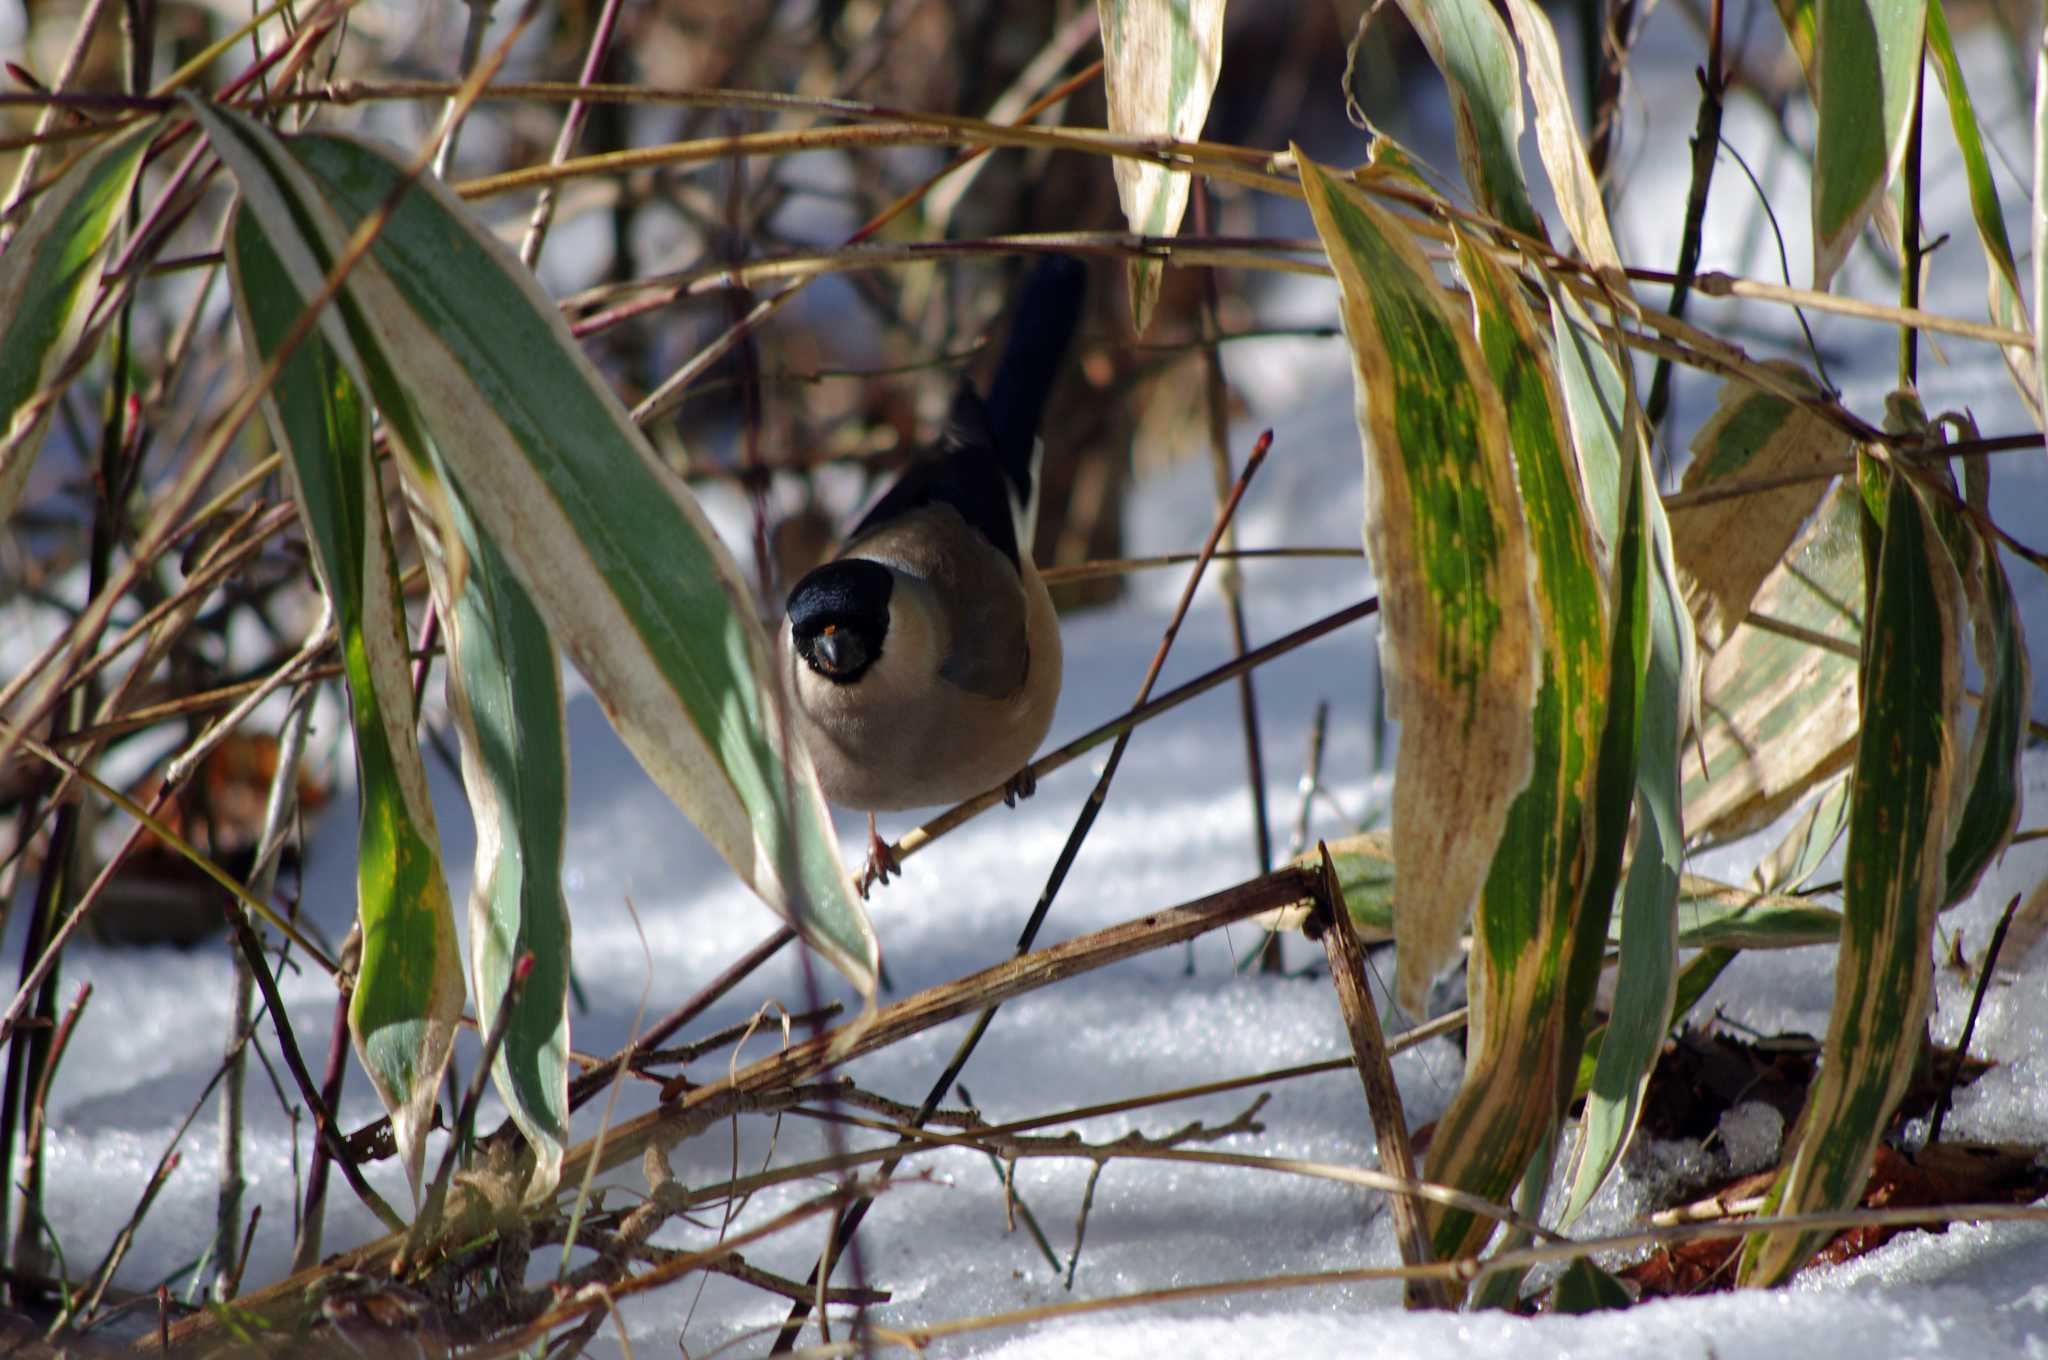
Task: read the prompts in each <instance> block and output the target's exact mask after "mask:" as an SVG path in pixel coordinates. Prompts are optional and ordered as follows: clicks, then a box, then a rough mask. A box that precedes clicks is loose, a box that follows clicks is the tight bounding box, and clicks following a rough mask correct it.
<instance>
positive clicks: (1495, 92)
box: [1400, 0, 1548, 240]
mask: <svg viewBox="0 0 2048 1360" xmlns="http://www.w3.org/2000/svg"><path fill="white" fill-rule="evenodd" d="M1400 5H1401V12H1402V13H1403V14H1405V15H1407V16H1408V22H1409V23H1410V24H1411V25H1413V26H1414V28H1415V35H1416V36H1417V37H1419V38H1421V39H1422V45H1423V46H1424V47H1425V48H1427V49H1428V51H1429V55H1430V59H1431V60H1432V61H1434V62H1435V63H1436V65H1437V69H1438V70H1439V71H1441V72H1442V73H1443V77H1444V83H1445V84H1446V85H1447V86H1449V88H1450V93H1451V116H1452V119H1453V120H1454V122H1455V124H1456V127H1457V135H1458V163H1459V164H1460V165H1462V166H1463V167H1464V169H1465V182H1466V183H1467V184H1468V185H1470V186H1471V189H1472V193H1473V196H1474V197H1475V198H1476V199H1477V200H1478V202H1479V206H1480V207H1482V208H1484V209H1485V210H1486V211H1487V212H1489V213H1491V214H1493V216H1495V217H1497V218H1499V219H1500V220H1501V221H1502V222H1504V223H1506V224H1507V225H1508V226H1510V227H1512V228H1514V229H1515V230H1516V231H1519V232H1521V233H1522V234H1523V235H1525V236H1533V237H1536V238H1537V239H1539V240H1547V239H1548V237H1547V236H1546V235H1545V233H1544V230H1543V222H1542V220H1541V219H1540V218H1538V217H1537V216H1536V209H1535V207H1534V206H1533V205H1532V204H1531V203H1530V201H1529V186H1528V182H1527V181H1526V180H1525V179H1524V178H1523V177H1522V157H1521V151H1520V143H1521V140H1522V73H1521V70H1520V66H1519V63H1517V61H1516V60H1515V45H1514V42H1513V40H1512V39H1510V38H1509V37H1508V27H1507V25H1506V24H1505V23H1503V22H1501V18H1500V15H1499V14H1497V13H1495V12H1494V8H1493V6H1492V4H1491V3H1489V0H1400Z"/></svg>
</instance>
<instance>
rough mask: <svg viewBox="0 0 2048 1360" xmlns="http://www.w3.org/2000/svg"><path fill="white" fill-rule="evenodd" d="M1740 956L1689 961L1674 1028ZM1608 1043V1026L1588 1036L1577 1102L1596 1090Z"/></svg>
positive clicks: (1710, 954)
mask: <svg viewBox="0 0 2048 1360" xmlns="http://www.w3.org/2000/svg"><path fill="white" fill-rule="evenodd" d="M1736 953H1737V951H1736V950H1734V949H1723V948H1710V949H1702V950H1700V952H1699V953H1697V954H1695V955H1693V956H1692V957H1691V958H1690V959H1687V960H1686V962H1685V967H1683V968H1681V969H1679V970H1678V985H1677V987H1676V988H1675V989H1674V991H1675V992H1676V999H1675V1000H1674V1001H1673V1002H1672V1006H1671V1017H1672V1024H1673V1025H1676V1024H1678V1023H1679V1022H1680V1021H1682V1020H1683V1019H1684V1018H1685V1017H1686V1016H1687V1015H1688V1014H1690V1013H1691V1011H1692V1008H1693V1007H1694V1006H1696V1005H1698V1004H1699V1000H1700V998H1701V997H1703V996H1705V995H1706V994H1707V988H1709V987H1711V986H1713V985H1714V980H1715V979H1716V978H1718V977H1720V976H1721V973H1722V971H1723V970H1724V969H1726V968H1727V967H1728V965H1729V964H1731V963H1733V962H1735V956H1736ZM1605 1042H1606V1027H1605V1026H1604V1025H1603V1026H1599V1027H1597V1028H1595V1029H1594V1031H1593V1033H1592V1034H1591V1035H1590V1036H1589V1037H1588V1039H1587V1041H1586V1051H1585V1052H1584V1053H1581V1054H1580V1055H1579V1080H1578V1084H1577V1085H1576V1086H1575V1087H1574V1088H1573V1092H1572V1094H1573V1098H1574V1099H1582V1098H1583V1097H1584V1096H1585V1095H1586V1093H1587V1092H1589V1091H1591V1090H1592V1089H1593V1070H1594V1067H1595V1066H1596V1053H1597V1050H1599V1049H1600V1048H1602V1047H1604V1046H1605Z"/></svg>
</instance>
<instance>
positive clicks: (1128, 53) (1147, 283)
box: [1096, 0, 1224, 335]
mask: <svg viewBox="0 0 2048 1360" xmlns="http://www.w3.org/2000/svg"><path fill="white" fill-rule="evenodd" d="M1096 4H1097V9H1098V10H1099V12H1100V16H1101V25H1102V85H1103V96H1104V99H1105V100H1106V102H1107V103H1108V105H1109V130H1110V131H1111V132H1119V133H1122V134H1124V135H1125V136H1129V137H1163V138H1170V139H1172V140H1173V141H1177V142H1191V141H1194V140H1195V139H1196V138H1198V137H1200V136H1201V135H1202V124H1203V123H1205V122H1207V121H1208V119H1209V98H1210V96H1211V95H1213V94H1214V93H1215V92H1216V77H1217V76H1218V75H1219V74H1221V72H1222V70H1223V6H1224V0H1172V3H1170V4H1168V3H1161V0H1096ZM1110 164H1111V170H1112V173H1114V174H1115V176H1116V195H1117V200H1118V201H1119V202H1120V203H1122V204H1123V209H1124V218H1125V220H1127V221H1128V222H1129V223H1130V224H1131V230H1132V231H1134V232H1137V233H1138V234H1139V235H1141V236H1171V235H1173V234H1174V233H1175V232H1177V231H1179V230H1180V219H1181V214H1183V213H1185V212H1186V211H1187V206H1188V189H1189V179H1188V174H1187V172H1186V171H1184V170H1168V169H1166V168H1165V167H1164V166H1159V165H1153V164H1151V163H1149V162H1147V161H1136V160H1131V159H1128V158H1126V157H1122V156H1119V157H1117V158H1116V159H1115V160H1113V161H1112V162H1111V163H1110ZM1164 268H1165V266H1164V265H1162V264H1161V263H1160V262H1159V261H1157V260H1132V261H1131V262H1130V266H1129V273H1130V285H1131V324H1132V327H1133V329H1135V330H1136V331H1137V333H1138V334H1140V335H1143V334H1144V333H1145V330H1146V328H1147V327H1148V326H1150V325H1151V324H1152V305H1153V304H1154V303H1155V302H1157V301H1158V300H1159V282H1160V274H1161V271H1162V270H1163V269H1164Z"/></svg>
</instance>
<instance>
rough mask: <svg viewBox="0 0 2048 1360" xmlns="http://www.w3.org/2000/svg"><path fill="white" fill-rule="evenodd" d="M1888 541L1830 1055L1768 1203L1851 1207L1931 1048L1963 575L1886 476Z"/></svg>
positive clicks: (1799, 1257)
mask: <svg viewBox="0 0 2048 1360" xmlns="http://www.w3.org/2000/svg"><path fill="white" fill-rule="evenodd" d="M1887 476H1888V481H1889V487H1888V491H1887V495H1886V499H1885V513H1884V523H1883V528H1882V542H1881V544H1880V547H1879V553H1878V561H1877V570H1876V590H1875V593H1874V597H1873V600H1872V605H1871V615H1870V625H1869V630H1870V631H1869V642H1868V645H1867V647H1866V649H1865V659H1864V664H1863V673H1862V694H1863V724H1862V730H1861V734H1860V738H1859V740H1858V742H1857V746H1856V764H1855V770H1854V773H1853V774H1852V776H1851V779H1852V787H1851V792H1850V800H1851V803H1850V807H1851V810H1850V814H1849V848H1848V855H1847V861H1846V863H1845V865H1844V868H1843V911H1842V918H1843V927H1842V946H1841V952H1840V955H1839V957H1838V959H1837V962H1836V967H1835V999H1834V1006H1833V1009H1832V1011H1831V1012H1830V1015H1829V1020H1828V1033H1827V1040H1826V1049H1825V1051H1826V1053H1827V1057H1828V1060H1827V1062H1826V1063H1825V1064H1823V1065H1822V1068H1821V1072H1820V1075H1819V1077H1818V1078H1816V1080H1815V1082H1814V1084H1813V1086H1812V1088H1811V1090H1809V1092H1808V1093H1807V1100H1806V1108H1805V1109H1804V1111H1802V1113H1801V1114H1800V1117H1799V1122H1798V1125H1797V1127H1796V1129H1795V1131H1794V1134H1793V1136H1792V1137H1791V1138H1790V1139H1788V1147H1789V1149H1790V1150H1789V1154H1788V1156H1787V1158H1786V1160H1785V1163H1784V1166H1783V1168H1782V1169H1781V1170H1780V1172H1779V1174H1778V1179H1777V1181H1776V1183H1775V1184H1774V1185H1773V1186H1772V1188H1771V1191H1770V1194H1769V1195H1768V1196H1767V1197H1766V1199H1765V1204H1764V1212H1765V1213H1766V1214H1779V1213H1789V1214H1798V1213H1811V1212H1818V1211H1824V1210H1830V1209H1841V1208H1846V1207H1848V1206H1849V1205H1852V1204H1854V1203H1856V1201H1857V1200H1858V1199H1859V1198H1860V1197H1861V1195H1862V1193H1863V1188H1864V1183H1865V1179H1866V1178H1867V1177H1868V1175H1869V1173H1870V1158H1871V1153H1872V1151H1873V1150H1874V1148H1875V1147H1876V1143H1877V1139H1878V1137H1879V1135H1880V1134H1881V1133H1882V1132H1883V1131H1884V1128H1885V1126H1886V1124H1887V1123H1889V1121H1890V1119H1891V1116H1892V1112H1893V1110H1894V1109H1895V1108H1896V1106H1897V1105H1898V1101H1899V1097H1900V1095H1901V1094H1902V1093H1903V1091H1904V1090H1905V1087H1906V1083H1907V1081H1908V1079H1909V1078H1910V1077H1911V1075H1912V1070H1913V1064H1914V1061H1915V1060H1916V1059H1917V1058H1918V1056H1919V1053H1920V1035H1921V1026H1922V1024H1923V1023H1924V1022H1925V1019H1926V1014H1927V999H1928V994H1929V990H1930V986H1931V982H1932V967H1933V965H1932V960H1931V954H1930V946H1931V944H1932V940H1933V934H1934V922H1935V919H1936V916H1937V914H1938V913H1939V911H1940V909H1941V904H1942V895H1943V891H1944V887H1945V885H1946V881H1947V875H1946V863H1945V861H1946V855H1945V852H1944V847H1945V846H1946V844H1947V839H1948V838H1947V834H1946V832H1947V822H1948V806H1949V786H1950V781H1951V780H1952V779H1953V778H1954V777H1955V773H1956V771H1955V768H1954V761H1953V757H1952V746H1953V742H1952V734H1953V732H1954V729H1955V724H1956V721H1957V717H1958V709H1959V706H1960V702H1961V697H1962V657H1961V641H1962V639H1961V637H1960V625H1961V620H1960V619H1959V617H1958V614H1959V612H1960V609H1959V607H1960V603H1961V596H1962V591H1961V583H1960V582H1959V581H1958V579H1957V577H1956V574H1955V570H1954V567H1953V566H1952V564H1951V563H1950V561H1949V556H1948V552H1947V550H1946V548H1945V547H1944V545H1943V543H1942V540H1941V537H1940V535H1939V534H1938V533H1937V532H1936V530H1935V528H1934V526H1933V523H1932V517H1931V516H1930V515H1929V513H1928V510H1927V507H1926V506H1925V505H1924V504H1923V503H1922V501H1921V498H1920V495H1919V493H1918V492H1917V491H1916V490H1915V489H1914V487H1913V485H1912V483H1911V482H1910V481H1909V480H1908V479H1907V478H1906V477H1905V476H1903V475H1902V474H1900V473H1898V472H1896V471H1891V472H1889V473H1888V474H1887ZM1825 1237H1826V1234H1825V1233H1822V1232H1806V1233H1793V1232H1780V1233H1758V1234H1754V1235H1752V1236H1751V1237H1749V1238H1748V1239H1746V1240H1745V1241H1744V1243H1743V1249H1742V1258H1741V1265H1740V1273H1739V1278H1740V1279H1741V1280H1742V1282H1744V1283H1747V1284H1776V1283H1779V1282H1781V1281H1783V1280H1785V1279H1787V1278H1789V1277H1790V1276H1791V1274H1792V1273H1793V1272H1794V1271H1795V1270H1797V1269H1798V1268H1799V1266H1800V1265H1801V1264H1802V1263H1804V1261H1805V1260H1806V1259H1807V1257H1808V1256H1810V1255H1811V1254H1812V1252H1813V1250H1814V1249H1815V1248H1816V1247H1818V1246H1819V1245H1820V1243H1821V1241H1823V1240H1824V1239H1825Z"/></svg>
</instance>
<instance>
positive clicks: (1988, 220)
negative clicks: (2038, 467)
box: [1927, 0, 2042, 424]
mask: <svg viewBox="0 0 2048 1360" xmlns="http://www.w3.org/2000/svg"><path fill="white" fill-rule="evenodd" d="M1927 55H1928V56H1929V57H1930V58H1932V60H1931V61H1930V62H1929V65H1931V66H1932V67H1933V68H1934V75H1935V79H1937V80H1939V81H1940V82H1941V92H1942V95H1943V96H1944V97H1945V98H1946V100H1947V101H1948V118H1949V126H1950V127H1951V128H1952V129H1953V130H1954V132H1955V137H1956V149H1957V150H1959V151H1961V152H1962V155H1963V174H1964V177H1965V178H1966V179H1967V180H1968V181H1969V185H1970V216H1971V217H1973V218H1975V219H1976V222H1977V238H1978V240H1979V241H1981V242H1982V243H1983V245H1984V258H1985V261H1986V262H1987V263H1988V265H1989V268H1988V269H1987V270H1986V271H1985V272H1986V275H1987V278H1986V284H1987V287H1988V289H1989V299H1988V302H1989V306H1990V315H1991V320H1992V321H1993V323H1995V324H1997V325H2000V326H2004V327H2007V328H2008V329H2010V330H2016V331H2023V332H2030V331H2032V330H2033V326H2032V325H2031V324H2030V322H2031V318H2030V317H2029V315H2028V312H2027V305H2026V299H2025V297H2024V295H2023V294H2022V293H2021V292H2020V270H2019V264H2018V262H2017V261H2016V260H2014V259H2013V253H2012V241H2011V239H2010V238H2009V237H2007V236H2006V234H2005V206H2004V205H2003V204H2002V203H2000V202H1999V201H1998V182H1997V180H1996V179H1995V178H1994V177H1993V175H1992V173H1991V158H1990V157H1989V156H1987V155H1985V153H1984V134H1983V132H1982V131H1981V130H1980V129H1979V128H1978V126H1977V109H1976V106H1975V105H1973V104H1972V103H1971V102H1970V90H1969V87H1968V86H1967V85H1965V84H1964V83H1963V65H1962V63H1961V62H1959V61H1957V60H1956V49H1955V42H1954V40H1953V39H1951V38H1950V36H1949V31H1948V15H1947V13H1946V12H1945V11H1944V10H1943V8H1942V3H1941V0H1927ZM2002 348H2003V351H2004V354H2005V365H2006V367H2007V368H2008V369H2009V370H2011V372H2012V380H2013V384H2014V386H2016V387H2017V388H2018V389H2019V393H2020V399H2021V400H2022V401H2024V402H2026V403H2027V405H2028V407H2029V408H2031V409H2032V411H2033V413H2034V421H2035V423H2036V424H2038V423H2040V421H2041V419H2042V407H2041V374H2040V370H2039V367H2038V366H2037V365H2036V363H2035V362H2034V349H2033V346H2031V345H2005V346H2003V347H2002Z"/></svg>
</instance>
